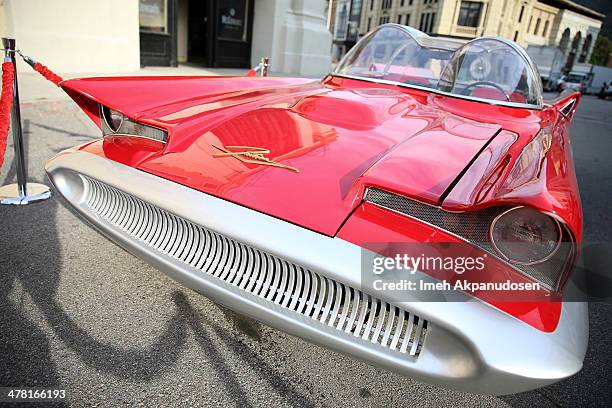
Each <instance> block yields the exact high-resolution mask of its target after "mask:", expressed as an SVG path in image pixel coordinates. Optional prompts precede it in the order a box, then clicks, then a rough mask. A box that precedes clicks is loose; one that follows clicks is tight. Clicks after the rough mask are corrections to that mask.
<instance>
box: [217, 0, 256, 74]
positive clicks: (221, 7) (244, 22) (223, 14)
mask: <svg viewBox="0 0 612 408" xmlns="http://www.w3.org/2000/svg"><path fill="white" fill-rule="evenodd" d="M215 15H216V21H215V23H216V24H215V60H214V66H216V67H228V68H247V67H249V66H250V65H251V31H252V27H251V26H252V25H253V0H223V1H219V0H218V1H216V7H215Z"/></svg>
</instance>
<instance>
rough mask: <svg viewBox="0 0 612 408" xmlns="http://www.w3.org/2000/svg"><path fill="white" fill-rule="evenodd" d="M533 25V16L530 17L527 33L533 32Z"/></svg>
mask: <svg viewBox="0 0 612 408" xmlns="http://www.w3.org/2000/svg"><path fill="white" fill-rule="evenodd" d="M531 23H533V16H531V17H529V24H527V31H526V32H527V33H529V32H530V31H531Z"/></svg>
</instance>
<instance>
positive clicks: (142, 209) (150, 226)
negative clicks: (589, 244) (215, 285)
mask: <svg viewBox="0 0 612 408" xmlns="http://www.w3.org/2000/svg"><path fill="white" fill-rule="evenodd" d="M82 177H83V179H84V180H85V183H86V185H87V187H88V188H87V191H88V195H87V201H86V204H87V206H88V207H89V208H90V209H91V211H93V212H94V213H96V214H97V215H98V216H99V217H101V218H103V219H104V220H105V221H106V222H108V223H109V224H111V225H112V226H114V227H115V228H117V229H120V230H122V231H124V232H125V233H127V234H129V235H130V236H131V237H132V238H133V239H136V240H139V241H141V242H144V243H146V244H147V245H149V246H150V247H151V248H153V249H155V250H157V251H159V252H162V253H164V254H165V255H167V256H170V257H173V258H175V259H177V260H179V261H181V262H184V263H186V264H188V265H191V266H192V267H194V268H197V269H199V270H201V271H202V272H203V273H207V274H209V275H212V276H214V277H216V278H218V279H220V280H222V281H224V282H226V283H228V284H231V285H234V286H236V287H238V288H240V289H242V290H244V291H245V292H248V293H251V294H253V295H255V296H259V297H260V298H262V299H265V300H266V301H268V302H270V303H271V304H275V305H278V306H280V307H282V308H285V309H288V310H290V311H291V312H293V313H298V314H300V315H303V316H306V317H309V318H310V319H312V322H311V323H312V324H322V325H327V326H329V327H333V328H335V329H336V330H338V332H339V333H338V334H339V335H350V336H354V337H358V338H361V339H363V340H365V341H368V342H370V343H372V344H373V346H374V345H376V346H377V347H384V348H387V349H388V350H394V351H396V352H399V353H404V354H406V355H409V356H413V357H416V356H418V355H419V353H420V351H421V348H422V346H423V342H424V340H425V336H426V332H427V321H426V320H424V319H421V318H419V317H418V316H415V315H414V314H412V313H410V312H408V311H405V310H403V309H400V308H398V307H397V306H394V305H391V304H389V303H387V302H384V301H382V300H380V299H377V298H375V297H373V296H370V295H368V294H365V293H362V292H361V291H359V290H357V289H354V288H351V287H348V286H346V285H344V284H342V283H339V282H337V281H334V280H332V279H329V278H326V277H324V276H321V275H319V274H317V273H315V272H312V271H310V270H308V269H305V268H303V267H301V266H299V265H295V264H293V263H290V262H288V261H285V260H283V259H280V258H278V257H276V256H274V255H270V254H268V253H266V252H263V251H260V250H258V249H256V248H253V247H251V246H247V245H245V244H242V243H240V242H237V241H235V240H233V239H230V238H228V237H225V236H223V235H220V234H218V233H216V232H214V231H210V230H208V229H206V228H203V227H201V226H199V225H196V224H194V223H192V222H190V221H187V220H185V219H183V218H180V217H178V216H176V215H174V214H171V213H169V212H167V211H165V210H163V209H160V208H157V207H155V206H153V205H151V204H149V203H146V202H144V201H142V200H140V199H138V198H136V197H133V196H131V195H129V194H126V193H124V192H122V191H120V190H118V189H116V188H114V187H111V186H108V185H106V184H103V183H101V182H99V181H97V180H94V179H91V178H88V177H85V176H82Z"/></svg>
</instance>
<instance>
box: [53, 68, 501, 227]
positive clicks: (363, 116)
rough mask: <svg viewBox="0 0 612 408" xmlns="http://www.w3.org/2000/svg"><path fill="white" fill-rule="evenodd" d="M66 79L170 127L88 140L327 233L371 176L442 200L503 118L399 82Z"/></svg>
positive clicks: (82, 91) (150, 168)
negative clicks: (140, 136) (473, 113)
mask: <svg viewBox="0 0 612 408" xmlns="http://www.w3.org/2000/svg"><path fill="white" fill-rule="evenodd" d="M62 86H63V87H64V88H65V89H66V90H67V92H69V93H70V94H71V95H72V96H73V97H75V100H77V102H79V98H80V97H79V96H78V95H83V96H86V97H87V98H89V99H91V100H94V101H96V102H100V103H103V104H105V105H108V106H110V107H113V108H115V109H118V110H121V111H122V112H123V113H124V114H126V115H128V116H130V117H132V118H134V119H137V120H141V121H143V122H147V123H151V124H155V125H158V126H163V127H165V128H168V129H169V142H168V144H167V146H166V147H165V149H164V150H163V151H160V150H159V149H158V148H157V149H155V148H153V149H149V150H148V151H147V152H145V153H142V149H143V146H144V144H143V142H129V141H126V139H125V138H107V139H105V141H104V142H103V145H102V146H101V150H100V149H98V150H96V147H95V146H89V147H87V148H86V149H89V150H90V151H96V152H98V153H100V154H104V155H106V156H107V157H109V158H111V159H114V160H118V161H122V162H126V163H128V164H130V165H133V166H135V167H137V168H139V169H141V170H143V171H146V172H149V173H152V174H156V175H159V176H161V177H164V178H167V179H170V180H173V181H175V182H178V183H181V184H183V185H186V186H189V187H192V188H194V189H197V190H200V191H203V192H206V193H209V194H213V195H215V196H218V197H221V198H223V199H227V200H229V201H232V202H235V203H238V204H241V205H244V206H246V207H250V208H252V209H255V210H258V211H261V212H264V213H267V214H270V215H273V216H275V217H278V218H281V219H285V220H287V221H290V222H293V223H295V224H298V225H301V226H303V227H306V228H309V229H312V230H315V231H318V232H321V233H323V234H327V235H334V234H335V233H336V232H337V231H338V229H339V228H340V226H341V225H342V223H343V221H344V220H345V219H346V218H347V217H348V215H349V214H350V213H351V211H352V209H353V208H354V207H355V206H356V204H357V202H358V200H359V198H360V194H361V192H362V190H363V188H364V186H367V185H376V186H379V187H381V188H385V189H387V190H391V191H396V192H398V193H401V194H404V195H407V196H411V197H414V198H417V199H419V200H421V201H425V202H429V203H432V204H438V203H439V201H440V198H441V197H442V196H443V194H444V193H445V191H446V190H447V189H448V188H449V186H451V185H452V183H453V181H454V180H455V179H457V178H458V176H459V175H460V174H462V172H463V171H464V169H465V168H466V167H467V165H468V164H469V163H470V162H471V160H473V158H474V157H475V156H476V155H477V154H478V152H480V151H481V149H483V147H485V145H486V144H487V142H488V141H489V140H490V139H491V138H492V137H493V136H494V135H495V134H497V133H498V131H499V130H500V126H499V125H488V124H479V123H476V122H473V121H469V120H467V119H463V118H460V117H458V116H455V115H453V114H450V113H447V112H445V111H443V110H440V109H439V108H436V107H433V106H428V105H425V104H422V103H419V101H417V100H416V99H415V98H413V97H412V96H410V95H409V94H407V93H405V92H401V91H400V90H396V89H384V88H365V89H364V88H362V89H337V88H333V87H329V86H326V85H323V84H321V83H320V82H318V81H317V82H312V81H308V80H301V79H288V78H210V77H204V78H193V77H191V78H118V79H116V78H109V79H84V80H74V81H66V82H64V83H63V85H62ZM80 102H82V101H80ZM81 105H83V103H81ZM84 109H85V110H86V111H87V110H88V109H87V108H86V107H84ZM89 110H90V111H91V110H95V108H92V107H91V106H90V107H89ZM90 114H91V112H90ZM92 116H95V114H92ZM139 143H140V144H139ZM213 146H219V147H223V146H254V147H260V148H265V149H269V150H270V154H269V155H268V157H269V158H270V159H271V160H274V161H276V162H280V163H283V164H285V165H289V166H293V167H295V168H297V169H299V173H296V172H293V171H290V170H288V169H283V168H275V167H270V166H265V165H259V164H247V163H243V162H241V161H239V160H238V159H236V158H233V157H222V158H219V157H214V156H213V154H216V153H219V151H218V150H217V149H216V148H215V147H213ZM139 149H140V151H139V152H138V151H137V150H139ZM136 153H138V154H136Z"/></svg>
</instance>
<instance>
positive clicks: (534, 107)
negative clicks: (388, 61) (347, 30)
mask: <svg viewBox="0 0 612 408" xmlns="http://www.w3.org/2000/svg"><path fill="white" fill-rule="evenodd" d="M328 75H330V76H333V77H338V78H348V79H355V80H358V81H366V82H373V83H377V84H385V85H393V86H399V87H402V88H410V89H417V90H419V91H425V92H431V93H434V94H437V95H443V96H448V97H451V98H458V99H464V100H468V101H471V102H482V103H486V104H487V105H493V106H507V107H510V108H524V109H531V110H542V109H544V107H543V106H538V105H530V104H527V103H518V102H504V101H494V100H492V99H483V98H478V97H477V96H466V95H459V94H454V93H450V92H445V91H440V90H437V89H435V88H428V87H426V86H419V85H412V84H402V83H401V82H394V81H389V80H386V79H376V78H366V77H358V76H354V75H346V74H337V73H334V72H330V73H329V74H328Z"/></svg>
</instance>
